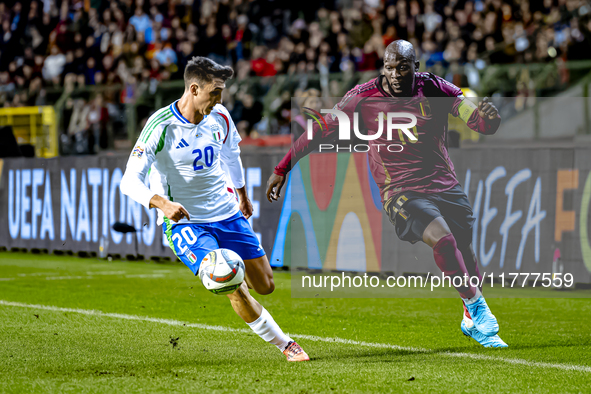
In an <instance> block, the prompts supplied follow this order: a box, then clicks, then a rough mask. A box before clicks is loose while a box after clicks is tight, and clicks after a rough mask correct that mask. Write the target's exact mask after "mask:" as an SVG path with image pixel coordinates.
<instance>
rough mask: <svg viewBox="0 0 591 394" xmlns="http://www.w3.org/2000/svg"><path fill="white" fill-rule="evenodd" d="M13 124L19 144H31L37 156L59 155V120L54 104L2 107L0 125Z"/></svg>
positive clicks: (0, 109)
mask: <svg viewBox="0 0 591 394" xmlns="http://www.w3.org/2000/svg"><path fill="white" fill-rule="evenodd" d="M3 126H11V127H12V129H13V133H14V136H15V137H16V140H17V142H18V144H31V145H33V147H34V148H35V156H37V157H44V158H50V157H55V156H57V155H58V138H57V121H56V114H55V110H54V108H53V107H52V106H48V105H46V106H41V107H16V108H0V127H3Z"/></svg>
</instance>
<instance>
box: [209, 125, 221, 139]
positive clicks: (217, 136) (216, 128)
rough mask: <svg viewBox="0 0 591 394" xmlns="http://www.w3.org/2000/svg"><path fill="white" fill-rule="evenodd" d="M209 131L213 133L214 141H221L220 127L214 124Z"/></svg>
mask: <svg viewBox="0 0 591 394" xmlns="http://www.w3.org/2000/svg"><path fill="white" fill-rule="evenodd" d="M211 132H212V133H213V139H214V140H216V141H221V139H222V128H221V127H220V126H219V125H217V124H214V125H212V126H211Z"/></svg>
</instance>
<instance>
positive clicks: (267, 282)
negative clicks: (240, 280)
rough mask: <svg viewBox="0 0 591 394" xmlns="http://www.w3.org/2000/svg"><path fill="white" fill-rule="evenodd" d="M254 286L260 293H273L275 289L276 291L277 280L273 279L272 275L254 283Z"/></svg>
mask: <svg viewBox="0 0 591 394" xmlns="http://www.w3.org/2000/svg"><path fill="white" fill-rule="evenodd" d="M253 286H254V291H256V292H257V293H258V294H260V295H267V294H271V293H272V292H273V291H275V281H273V277H272V276H270V277H267V278H265V279H264V280H261V281H259V283H256V284H253Z"/></svg>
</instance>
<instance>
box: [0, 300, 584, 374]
mask: <svg viewBox="0 0 591 394" xmlns="http://www.w3.org/2000/svg"><path fill="white" fill-rule="evenodd" d="M0 305H5V306H14V307H20V308H31V309H42V310H47V311H53V312H69V313H79V314H81V315H88V316H100V317H111V318H115V319H124V320H135V321H145V322H152V323H160V324H166V325H169V326H183V327H191V328H199V329H202V330H211V331H224V332H236V333H244V334H251V333H252V331H251V330H249V329H246V328H231V327H224V326H212V325H208V324H199V323H187V322H183V321H179V320H171V319H160V318H156V317H144V316H136V315H126V314H122V313H106V312H101V311H96V310H92V309H73V308H60V307H57V306H48V305H35V304H23V303H21V302H12V301H4V300H0ZM289 335H290V336H291V337H293V338H298V339H306V340H309V341H314V342H328V343H342V344H345V345H355V346H364V347H372V348H378V349H393V350H404V351H408V352H415V353H426V354H433V355H440V356H446V357H455V358H469V359H473V360H480V361H496V362H502V363H507V364H513V365H524V366H527V367H537V368H553V369H561V370H564V371H575V372H586V373H591V367H588V366H584V365H573V364H561V363H546V362H536V361H529V360H523V359H518V358H504V357H494V356H486V355H481V354H474V353H459V352H456V353H452V352H436V351H434V350H431V349H423V348H414V347H406V346H398V345H392V344H389V343H377V342H364V341H355V340H352V339H344V338H338V337H334V338H327V337H318V336H315V335H304V334H289Z"/></svg>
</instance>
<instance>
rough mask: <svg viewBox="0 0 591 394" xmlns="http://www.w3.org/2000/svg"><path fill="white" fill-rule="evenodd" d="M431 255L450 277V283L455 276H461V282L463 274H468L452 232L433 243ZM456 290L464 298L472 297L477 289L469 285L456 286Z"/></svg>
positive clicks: (442, 270)
mask: <svg viewBox="0 0 591 394" xmlns="http://www.w3.org/2000/svg"><path fill="white" fill-rule="evenodd" d="M433 257H435V263H436V264H437V266H438V267H439V269H440V270H441V272H443V274H444V275H445V276H449V277H450V278H451V281H452V284H453V281H454V278H455V277H457V276H459V277H461V278H462V283H464V275H466V276H469V275H468V271H467V270H466V265H465V264H464V258H463V257H462V253H461V252H460V251H459V250H458V245H457V243H456V239H455V238H454V236H453V235H452V234H449V235H446V236H445V237H443V238H441V239H440V240H439V241H438V242H437V243H436V244H435V246H434V247H433ZM457 282H459V280H458V279H456V283H457ZM456 290H457V291H458V293H460V296H461V297H462V298H464V299H465V298H472V297H474V296H475V295H476V291H477V290H476V288H475V287H472V286H469V285H468V286H459V287H456Z"/></svg>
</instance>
